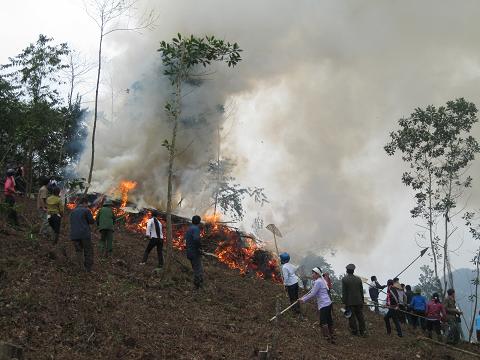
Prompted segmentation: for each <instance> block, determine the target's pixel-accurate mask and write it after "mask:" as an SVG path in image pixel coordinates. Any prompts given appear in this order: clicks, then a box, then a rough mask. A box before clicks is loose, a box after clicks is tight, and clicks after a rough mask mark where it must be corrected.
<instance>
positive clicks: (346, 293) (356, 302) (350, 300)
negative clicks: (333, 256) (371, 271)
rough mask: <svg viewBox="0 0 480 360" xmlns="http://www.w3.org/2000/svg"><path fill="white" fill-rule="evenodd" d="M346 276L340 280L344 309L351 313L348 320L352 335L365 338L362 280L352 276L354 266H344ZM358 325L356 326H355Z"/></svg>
mask: <svg viewBox="0 0 480 360" xmlns="http://www.w3.org/2000/svg"><path fill="white" fill-rule="evenodd" d="M346 270H347V275H345V276H344V277H343V278H342V301H343V303H344V304H345V308H346V309H347V310H350V311H351V312H352V316H350V318H349V319H348V322H349V325H350V331H351V333H352V335H358V332H359V331H360V336H366V335H367V334H366V326H365V318H364V317H363V304H364V296H363V283H362V279H360V278H359V277H358V276H355V275H353V273H354V271H355V265H354V264H348V265H347V266H346ZM357 323H358V325H357Z"/></svg>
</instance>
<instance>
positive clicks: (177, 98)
mask: <svg viewBox="0 0 480 360" xmlns="http://www.w3.org/2000/svg"><path fill="white" fill-rule="evenodd" d="M181 96H182V93H181V79H180V78H177V81H176V90H175V107H174V111H175V112H174V119H173V131H172V140H171V142H170V144H169V158H168V181H167V186H168V188H167V246H166V258H165V271H164V274H165V276H166V278H169V277H170V275H171V268H172V259H173V234H172V197H173V165H174V162H175V146H176V145H175V144H176V140H177V129H178V119H179V117H180V114H181Z"/></svg>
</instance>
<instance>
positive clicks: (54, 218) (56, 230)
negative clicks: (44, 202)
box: [48, 214, 62, 245]
mask: <svg viewBox="0 0 480 360" xmlns="http://www.w3.org/2000/svg"><path fill="white" fill-rule="evenodd" d="M48 224H49V225H50V227H51V228H52V230H53V236H54V238H53V243H54V244H55V245H56V244H57V243H58V239H59V238H60V227H61V225H62V218H61V217H60V215H59V214H52V215H50V217H49V218H48Z"/></svg>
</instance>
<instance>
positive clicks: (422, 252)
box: [395, 248, 428, 278]
mask: <svg viewBox="0 0 480 360" xmlns="http://www.w3.org/2000/svg"><path fill="white" fill-rule="evenodd" d="M427 250H428V248H425V249H423V250H422V251H420V255H418V256H417V257H416V258H415V259H413V261H412V262H411V263H410V264H408V266H407V267H406V268H405V269H403V270H402V271H400V273H399V274H398V275H397V276H395V277H397V278H398V277H400V275H402V274H403V273H404V272H405V271H406V270H407V269H408V268H409V267H410V266H412V265H413V263H414V262H415V261H417V260H418V259H420V258H421V257H422V256H423V255H425V253H426V252H427Z"/></svg>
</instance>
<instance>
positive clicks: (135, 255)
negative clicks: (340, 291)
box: [0, 201, 478, 360]
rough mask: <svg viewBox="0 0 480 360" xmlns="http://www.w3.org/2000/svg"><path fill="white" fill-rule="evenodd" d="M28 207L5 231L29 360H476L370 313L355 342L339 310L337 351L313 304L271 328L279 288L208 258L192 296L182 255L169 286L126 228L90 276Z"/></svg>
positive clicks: (0, 280)
mask: <svg viewBox="0 0 480 360" xmlns="http://www.w3.org/2000/svg"><path fill="white" fill-rule="evenodd" d="M21 205H22V206H21V207H22V212H23V214H24V216H25V219H24V223H25V222H31V223H32V224H31V225H32V226H25V227H24V228H23V229H21V230H18V231H15V230H13V229H11V228H8V227H6V226H4V225H1V226H0V254H1V256H0V340H2V341H7V342H11V343H13V344H16V345H19V346H21V347H22V348H23V351H24V357H25V358H27V359H115V358H118V359H255V358H257V357H258V351H259V350H264V349H265V348H266V347H267V344H268V345H270V346H271V345H272V344H274V345H276V350H277V357H276V358H278V359H359V360H360V359H369V360H371V359H396V360H398V359H468V358H469V357H468V355H465V354H460V353H457V352H454V351H451V350H447V349H445V348H443V347H439V346H437V345H433V344H429V343H425V342H423V341H420V340H417V338H416V335H417V334H413V333H412V332H408V331H407V332H406V336H405V337H404V338H402V339H399V338H397V337H396V336H391V337H388V336H386V335H385V333H384V325H383V321H382V319H381V318H380V317H377V316H374V315H373V314H372V313H370V312H369V311H366V313H367V320H368V330H369V334H370V336H369V337H368V338H358V337H352V336H350V335H349V332H348V328H347V323H346V322H345V320H344V319H343V318H342V317H341V316H340V313H339V311H338V310H339V308H340V305H339V304H336V305H335V321H336V322H335V326H336V330H337V337H338V341H337V344H336V345H330V344H327V343H325V342H324V341H323V340H322V338H321V335H320V331H319V327H318V323H317V322H316V313H315V310H314V306H313V305H311V304H309V305H307V306H305V307H304V310H305V318H304V319H302V320H299V319H296V318H294V317H293V316H291V315H287V316H285V317H283V318H282V319H281V321H280V322H279V323H278V325H275V324H272V323H269V322H268V319H269V318H270V317H271V316H272V315H273V314H274V313H275V307H276V303H277V299H280V305H281V306H282V307H283V306H285V305H287V299H286V297H285V295H284V294H283V291H282V288H281V286H279V285H278V284H275V283H272V282H271V281H265V280H262V279H259V278H258V277H256V276H255V274H251V275H244V276H241V275H239V272H238V270H231V269H228V268H227V267H226V266H225V265H224V264H221V263H219V262H217V261H216V260H215V259H213V258H206V259H205V260H204V265H205V273H206V286H205V288H204V289H203V290H201V291H195V290H193V286H192V284H191V276H192V274H191V271H190V268H189V266H188V263H187V261H186V259H185V256H184V254H183V253H182V252H180V251H178V252H176V254H175V259H176V260H175V264H174V266H175V273H174V276H173V278H172V281H171V282H170V283H165V282H162V281H161V275H160V274H159V273H158V272H155V271H154V264H155V261H154V260H155V258H154V257H155V256H156V254H153V253H152V254H151V255H150V259H149V264H147V265H146V266H144V267H142V266H140V265H138V263H139V261H140V258H141V255H142V253H143V250H144V246H145V242H144V240H143V237H142V236H141V235H139V234H136V233H133V232H130V231H127V230H125V229H123V228H119V229H118V230H117V231H116V232H115V242H114V256H113V258H112V259H109V260H101V259H99V258H98V257H96V258H95V264H94V272H93V273H91V274H86V273H84V272H82V271H79V269H78V268H77V267H76V265H74V264H73V262H72V261H70V260H69V258H72V257H73V256H72V255H73V247H72V245H71V244H70V242H69V241H68V239H67V237H66V236H65V235H66V233H67V228H68V225H66V224H65V225H64V228H63V236H62V239H61V240H62V242H63V244H64V245H65V246H66V248H67V252H68V255H69V258H65V257H63V256H62V255H61V254H60V251H58V249H57V256H53V255H52V247H51V245H50V243H49V242H48V241H47V240H43V239H40V238H38V236H37V235H36V234H35V230H36V226H35V221H34V220H33V219H34V218H35V212H34V203H33V202H29V201H24V202H23V204H21ZM96 255H97V253H96ZM462 348H464V349H467V350H469V351H473V352H478V347H476V346H474V345H462Z"/></svg>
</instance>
